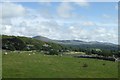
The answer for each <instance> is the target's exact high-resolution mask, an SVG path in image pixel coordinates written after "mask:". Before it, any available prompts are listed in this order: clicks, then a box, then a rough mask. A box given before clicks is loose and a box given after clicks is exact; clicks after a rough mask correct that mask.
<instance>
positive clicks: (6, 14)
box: [0, 2, 26, 18]
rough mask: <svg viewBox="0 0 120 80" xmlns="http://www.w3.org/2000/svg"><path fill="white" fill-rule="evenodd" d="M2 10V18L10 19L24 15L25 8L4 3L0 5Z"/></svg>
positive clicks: (0, 10)
mask: <svg viewBox="0 0 120 80" xmlns="http://www.w3.org/2000/svg"><path fill="white" fill-rule="evenodd" d="M1 7H2V9H0V12H2V13H1V17H2V18H12V17H20V16H23V15H25V10H26V9H25V8H24V7H23V6H22V5H19V4H15V3H10V2H5V3H1Z"/></svg>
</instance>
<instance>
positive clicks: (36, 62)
mask: <svg viewBox="0 0 120 80" xmlns="http://www.w3.org/2000/svg"><path fill="white" fill-rule="evenodd" d="M4 53H5V52H3V53H2V63H3V66H2V67H3V72H2V76H3V77H4V78H117V77H118V62H112V61H105V60H95V59H85V58H74V57H71V56H54V55H44V54H42V53H39V52H34V53H33V52H20V53H18V52H7V53H8V54H7V55H5V54H4Z"/></svg>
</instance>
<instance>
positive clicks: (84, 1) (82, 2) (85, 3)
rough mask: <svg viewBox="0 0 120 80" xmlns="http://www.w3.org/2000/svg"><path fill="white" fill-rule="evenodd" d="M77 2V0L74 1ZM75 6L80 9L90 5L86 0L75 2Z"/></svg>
mask: <svg viewBox="0 0 120 80" xmlns="http://www.w3.org/2000/svg"><path fill="white" fill-rule="evenodd" d="M76 1H78V0H76ZM75 3H76V4H77V5H79V6H81V7H88V6H89V5H90V4H89V2H88V1H87V0H79V1H78V2H75Z"/></svg>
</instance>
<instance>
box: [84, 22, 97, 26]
mask: <svg viewBox="0 0 120 80" xmlns="http://www.w3.org/2000/svg"><path fill="white" fill-rule="evenodd" d="M82 25H83V26H95V25H96V24H95V23H94V22H92V21H86V22H83V23H82Z"/></svg>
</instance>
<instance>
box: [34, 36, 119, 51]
mask: <svg viewBox="0 0 120 80" xmlns="http://www.w3.org/2000/svg"><path fill="white" fill-rule="evenodd" d="M33 38H34V39H37V40H42V41H46V42H53V43H57V44H63V45H67V46H70V47H79V48H100V49H109V50H117V49H118V46H117V45H116V44H113V43H107V42H98V41H90V42H86V41H81V40H52V39H49V38H46V37H42V36H35V37H33Z"/></svg>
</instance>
